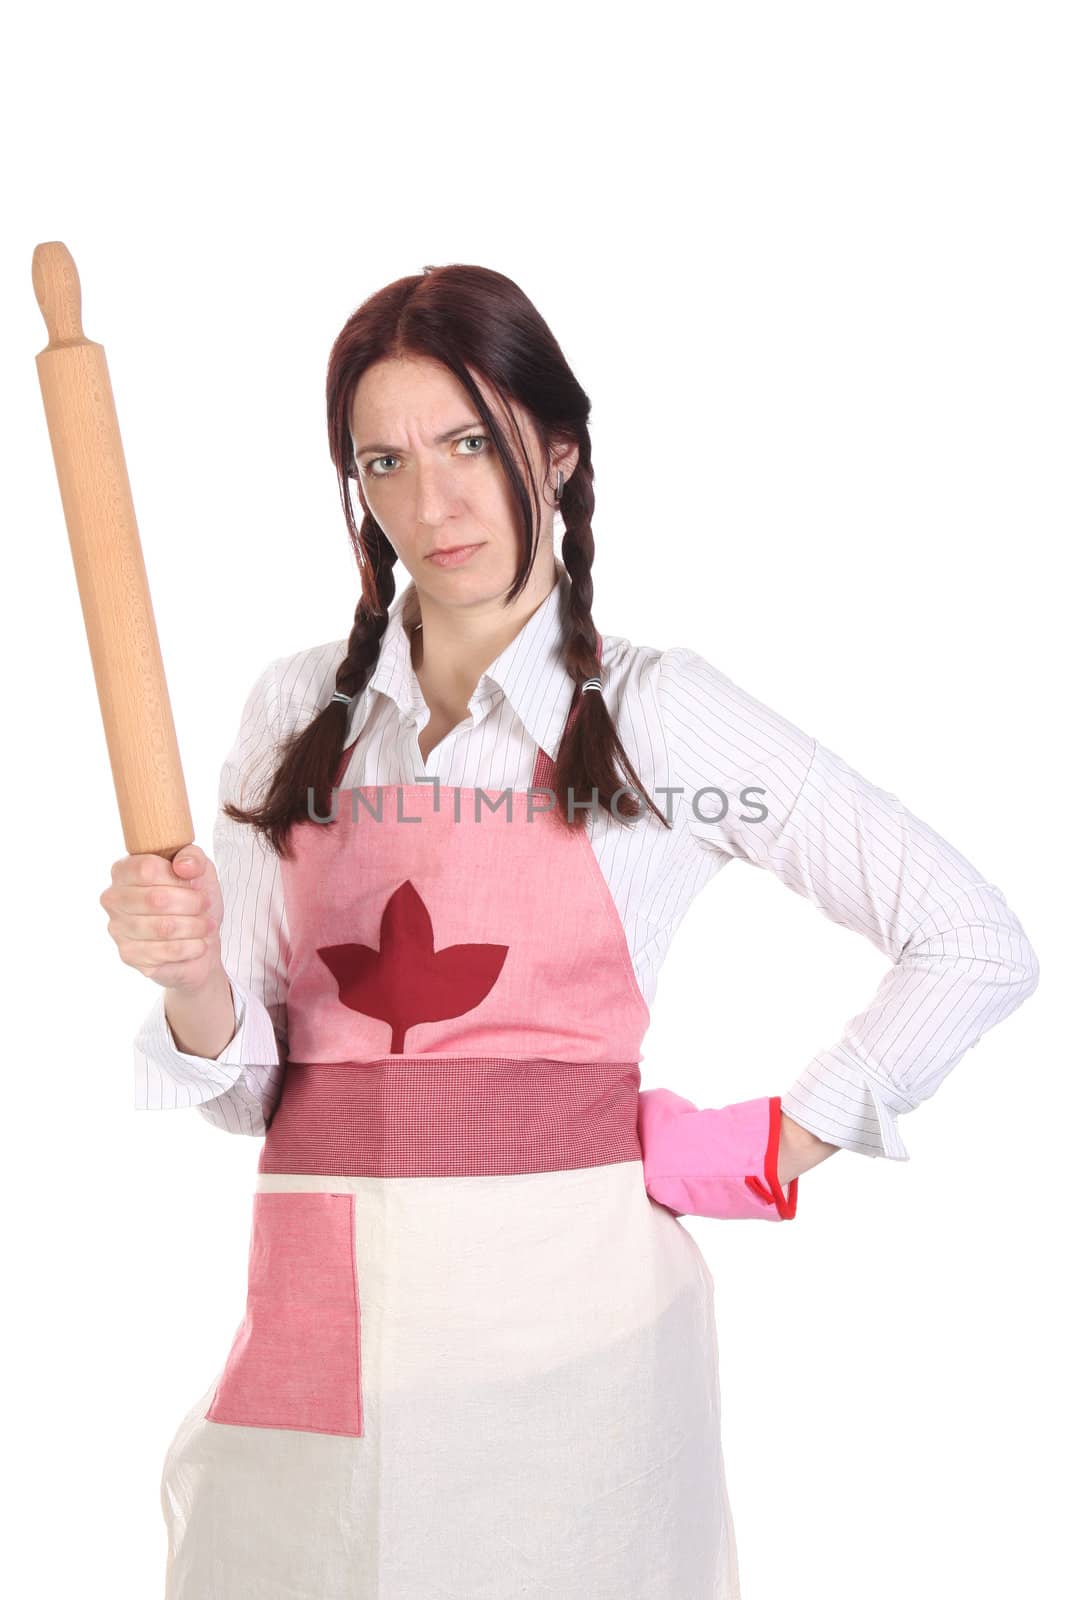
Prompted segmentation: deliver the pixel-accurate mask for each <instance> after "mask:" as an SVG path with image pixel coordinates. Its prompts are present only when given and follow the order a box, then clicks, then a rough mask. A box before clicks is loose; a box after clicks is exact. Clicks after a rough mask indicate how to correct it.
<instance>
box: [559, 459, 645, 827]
mask: <svg viewBox="0 0 1067 1600" xmlns="http://www.w3.org/2000/svg"><path fill="white" fill-rule="evenodd" d="M560 509H561V511H562V513H563V522H564V534H563V542H562V545H561V546H560V554H561V555H562V557H563V565H564V566H565V567H566V569H567V576H568V577H569V578H570V595H569V604H568V615H567V636H566V640H565V642H564V647H563V659H564V661H565V663H566V666H567V670H568V672H569V673H570V675H571V677H572V678H573V679H574V681H575V683H576V684H581V683H582V682H584V680H585V679H586V678H592V677H597V676H599V675H600V664H599V662H598V660H597V630H596V626H595V624H594V622H593V556H594V553H595V546H594V543H593V485H592V473H591V471H590V469H589V467H588V465H587V464H586V463H585V462H582V461H580V462H579V464H578V466H577V467H576V468H575V470H574V471H573V472H572V474H571V476H570V478H569V479H568V480H567V483H566V484H565V486H564V491H563V497H562V500H561V501H560ZM616 763H620V764H621V766H622V768H623V770H624V772H625V774H626V779H625V780H624V779H623V778H622V777H621V776H620V774H619V772H618V770H617V766H616ZM627 780H628V781H627ZM594 789H595V790H596V804H597V808H598V810H599V808H600V807H601V806H608V807H610V811H611V814H612V815H613V816H616V817H619V818H625V819H626V820H627V821H633V819H634V818H635V817H639V816H640V815H641V813H642V806H641V802H640V801H639V800H638V799H637V797H636V795H635V794H634V793H632V792H631V791H632V790H636V791H637V794H639V795H643V796H644V798H645V801H646V802H647V804H648V807H649V809H650V810H651V811H653V812H654V813H655V815H656V816H657V817H659V819H660V821H661V822H662V823H663V825H664V827H669V826H670V824H669V823H668V821H667V819H666V817H665V816H664V815H663V812H662V811H661V810H660V808H659V806H657V805H656V802H655V801H654V800H653V799H652V797H651V795H649V793H648V791H647V790H646V789H645V787H644V785H643V784H642V782H641V779H640V778H639V777H638V775H637V773H636V771H635V770H634V768H633V766H632V764H631V762H630V759H629V757H628V756H627V754H626V751H625V749H624V748H623V745H622V742H621V741H620V739H619V735H618V730H617V729H616V727H615V723H614V721H613V720H612V717H611V714H610V712H609V711H608V708H607V705H606V704H605V702H604V699H603V696H602V695H601V694H600V693H599V691H598V690H595V689H593V690H590V691H589V693H588V694H580V695H579V696H578V712H577V715H576V716H575V719H574V722H573V724H572V726H571V730H570V732H569V733H568V734H565V736H564V739H563V742H562V744H561V745H560V749H559V755H558V757H557V760H556V800H557V806H558V807H559V808H560V815H561V818H562V819H563V820H564V821H566V819H567V796H568V794H570V795H571V796H572V797H573V801H574V802H578V801H591V800H592V799H593V790H594ZM616 796H617V798H614V799H613V797H616ZM584 816H585V813H584V812H576V818H577V819H578V821H577V824H570V823H568V826H574V825H578V826H581V825H582V824H583V823H584Z"/></svg>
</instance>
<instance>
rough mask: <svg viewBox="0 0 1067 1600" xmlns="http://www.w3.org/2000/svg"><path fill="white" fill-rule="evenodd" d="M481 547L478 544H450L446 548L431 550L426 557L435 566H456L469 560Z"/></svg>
mask: <svg viewBox="0 0 1067 1600" xmlns="http://www.w3.org/2000/svg"><path fill="white" fill-rule="evenodd" d="M481 549H482V545H480V544H459V545H452V546H451V547H450V548H448V549H441V550H431V551H430V552H429V554H428V555H427V557H426V559H427V561H432V562H433V564H434V566H435V567H458V566H461V565H462V564H463V563H464V562H467V561H469V560H470V559H471V557H472V556H473V555H475V554H476V552H477V551H479V550H481Z"/></svg>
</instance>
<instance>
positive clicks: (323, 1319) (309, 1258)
mask: <svg viewBox="0 0 1067 1600" xmlns="http://www.w3.org/2000/svg"><path fill="white" fill-rule="evenodd" d="M355 1246H356V1197H355V1195H354V1194H314V1193H303V1192H300V1191H283V1190H257V1191H256V1192H255V1194H254V1195H253V1209H252V1242H251V1246H250V1249H249V1256H248V1300H247V1306H246V1310H245V1315H244V1320H243V1321H242V1323H241V1326H240V1327H239V1328H238V1330H237V1334H236V1337H235V1338H234V1341H233V1345H232V1347H231V1349H230V1354H229V1357H228V1358H227V1361H226V1365H225V1367H224V1368H223V1370H222V1374H221V1376H220V1378H219V1380H218V1383H217V1385H216V1388H215V1394H214V1398H213V1399H212V1402H211V1405H210V1407H209V1408H208V1411H207V1413H206V1415H207V1417H208V1419H209V1420H210V1421H212V1422H228V1423H235V1424H237V1425H238V1426H239V1427H244V1428H296V1429H299V1430H300V1431H301V1432H304V1433H339V1434H346V1435H349V1436H351V1437H355V1436H358V1435H360V1434H362V1432H363V1383H362V1371H361V1349H360V1316H359V1286H358V1283H357V1279H356V1248H355Z"/></svg>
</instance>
